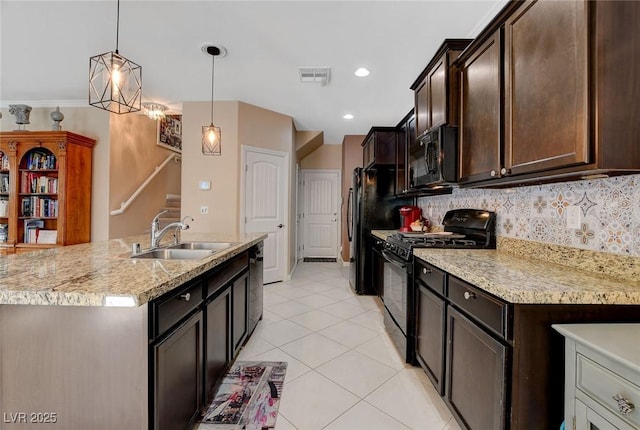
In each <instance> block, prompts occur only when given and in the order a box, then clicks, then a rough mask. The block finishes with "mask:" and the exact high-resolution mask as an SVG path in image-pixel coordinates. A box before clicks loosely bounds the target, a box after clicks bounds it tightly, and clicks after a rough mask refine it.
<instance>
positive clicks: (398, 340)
mask: <svg viewBox="0 0 640 430" xmlns="http://www.w3.org/2000/svg"><path fill="white" fill-rule="evenodd" d="M382 255H383V257H384V263H383V274H384V276H383V289H382V291H383V301H384V307H385V309H386V312H385V316H384V322H385V329H386V330H387V333H388V334H389V336H390V337H391V339H392V340H393V342H394V343H395V344H396V347H397V348H398V350H399V351H400V352H401V354H402V355H403V358H404V359H405V360H406V359H407V305H408V302H407V299H408V293H407V291H408V279H409V268H410V263H408V262H406V261H404V260H402V259H400V258H399V257H396V256H395V255H393V254H392V253H390V252H388V251H382Z"/></svg>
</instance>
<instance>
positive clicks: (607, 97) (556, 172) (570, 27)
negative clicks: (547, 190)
mask: <svg viewBox="0 0 640 430" xmlns="http://www.w3.org/2000/svg"><path fill="white" fill-rule="evenodd" d="M639 20H640V4H639V3H638V2H623V1H614V2H605V1H602V2H594V1H570V2H553V1H537V0H527V1H513V2H509V3H507V5H506V6H505V7H504V8H503V10H502V11H501V12H500V13H499V14H498V15H497V16H496V17H495V18H494V20H493V21H492V22H490V23H489V25H488V26H487V27H486V28H485V30H483V31H482V32H481V34H480V35H479V36H478V38H476V40H475V41H474V42H473V43H472V44H471V45H470V46H469V48H468V49H467V50H466V51H465V52H463V53H462V54H461V55H460V57H459V58H458V60H457V61H456V65H458V66H459V67H460V69H461V71H460V79H461V96H460V109H461V111H460V127H461V128H460V146H461V151H460V152H461V154H460V160H461V180H460V182H461V183H462V184H463V185H474V186H496V187H501V186H502V187H503V186H509V185H514V184H528V183H544V182H553V181H559V180H572V179H581V178H584V177H586V178H590V177H594V176H595V177H599V176H602V175H619V174H625V173H637V172H638V171H640V146H639V145H638V144H637V142H638V140H639V139H640V121H638V112H637V109H636V108H635V107H634V106H636V104H637V100H638V99H639V98H640V85H639V84H638V80H637V76H638V73H640V34H639V33H638V32H636V31H635V30H634V25H635V24H634V23H636V22H638V21H639Z"/></svg>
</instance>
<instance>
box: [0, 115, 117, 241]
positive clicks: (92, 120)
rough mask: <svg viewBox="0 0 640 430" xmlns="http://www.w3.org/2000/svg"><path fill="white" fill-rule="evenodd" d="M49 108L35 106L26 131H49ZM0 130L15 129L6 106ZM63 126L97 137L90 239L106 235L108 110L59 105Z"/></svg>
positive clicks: (13, 120)
mask: <svg viewBox="0 0 640 430" xmlns="http://www.w3.org/2000/svg"><path fill="white" fill-rule="evenodd" d="M53 110H55V107H50V108H34V109H33V110H32V111H31V115H30V117H29V122H30V123H31V124H29V125H27V127H26V128H27V130H32V131H37V130H51V125H52V121H51V118H50V117H49V114H50V113H51V111H53ZM0 111H1V112H2V119H0V129H1V130H3V131H10V130H15V129H16V128H17V126H16V124H15V117H14V116H13V115H11V114H10V113H9V109H8V108H4V109H1V110H0ZM60 111H61V112H62V113H63V114H64V120H63V121H62V124H61V125H62V129H63V130H67V131H72V132H74V133H78V134H81V135H83V136H87V137H90V138H92V139H95V140H96V145H95V146H94V148H93V173H92V176H93V179H92V188H91V241H93V242H96V241H100V240H105V239H108V238H109V179H108V178H109V113H108V112H107V111H103V110H100V109H96V108H94V107H91V106H87V107H73V108H72V107H62V108H60Z"/></svg>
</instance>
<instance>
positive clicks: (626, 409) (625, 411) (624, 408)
mask: <svg viewBox="0 0 640 430" xmlns="http://www.w3.org/2000/svg"><path fill="white" fill-rule="evenodd" d="M613 400H615V401H616V403H618V411H620V413H621V414H622V415H629V414H630V413H631V412H632V411H633V409H634V408H635V405H634V404H633V403H631V402H630V401H629V400H627V399H625V398H624V397H622V396H621V395H620V394H616V395H615V396H613Z"/></svg>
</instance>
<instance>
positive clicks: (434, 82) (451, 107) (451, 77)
mask: <svg viewBox="0 0 640 430" xmlns="http://www.w3.org/2000/svg"><path fill="white" fill-rule="evenodd" d="M470 42H471V39H446V40H445V41H444V42H443V43H442V45H441V46H440V47H439V48H438V51H437V52H436V54H435V55H434V57H433V58H432V59H431V61H429V63H428V64H427V67H426V68H425V69H424V70H423V71H422V73H420V75H419V76H418V78H417V79H416V81H415V82H414V83H413V84H412V85H411V89H412V90H413V91H414V98H415V115H416V136H422V135H423V134H424V133H425V132H426V131H427V130H430V129H432V128H434V127H437V126H439V125H443V124H448V125H456V124H458V74H457V71H456V68H455V67H454V66H453V62H454V60H455V59H456V57H457V56H458V55H459V54H460V52H461V51H462V50H463V49H464V48H466V47H467V45H468V44H469V43H470Z"/></svg>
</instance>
